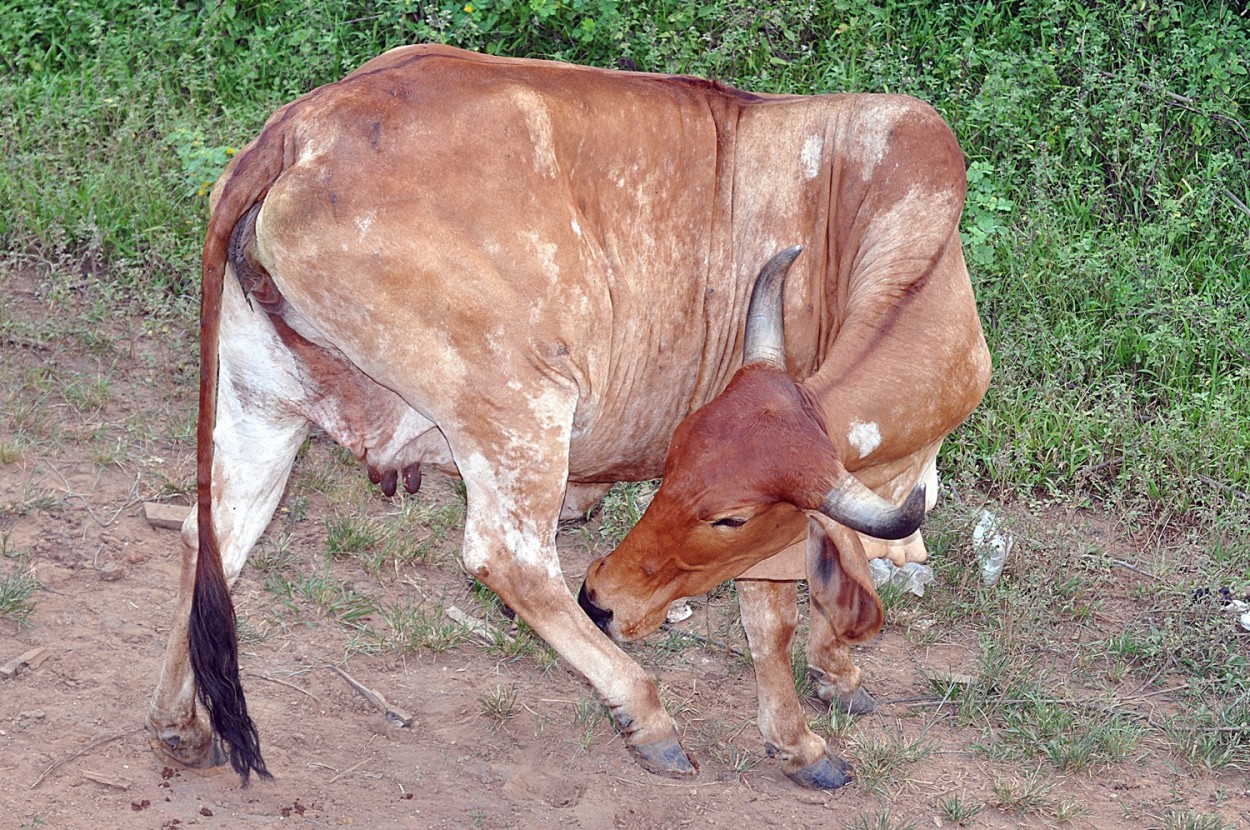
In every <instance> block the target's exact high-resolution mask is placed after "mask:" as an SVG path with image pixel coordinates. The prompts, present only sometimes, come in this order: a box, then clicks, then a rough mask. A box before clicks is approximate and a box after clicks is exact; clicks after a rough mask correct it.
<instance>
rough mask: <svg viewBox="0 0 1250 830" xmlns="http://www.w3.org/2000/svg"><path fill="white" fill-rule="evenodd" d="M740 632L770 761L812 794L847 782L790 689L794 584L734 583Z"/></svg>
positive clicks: (846, 770) (843, 766)
mask: <svg viewBox="0 0 1250 830" xmlns="http://www.w3.org/2000/svg"><path fill="white" fill-rule="evenodd" d="M737 584H738V605H739V607H740V608H741V611H742V627H743V629H744V630H745V631H746V634H747V642H748V644H749V645H750V648H751V661H752V662H753V663H754V665H755V683H756V688H757V692H758V695H759V727H760V733H761V734H762V735H763V736H764V742H765V747H766V748H767V750H768V754H769V756H771V757H775V758H777V759H778V760H779V761H781V769H782V772H784V773H785V774H786V775H788V776H789V777H790V778H791V780H793V781H794V782H795V783H797V784H799V785H801V786H804V787H810V788H813V789H836V788H837V787H841V786H842V785H843V784H845V783H846V782H847V780H848V779H849V777H850V767H849V766H848V765H847V763H846V762H845V761H843V760H842V759H840V758H838V757H837V756H835V755H833V754H832V753H831V752H830V751H829V747H828V745H827V744H826V743H825V741H824V740H823V739H822V738H821V737H820V736H818V735H816V734H815V733H814V732H812V730H811V729H810V728H808V725H807V720H806V718H805V717H804V716H803V708H802V704H801V703H800V702H799V697H798V693H797V692H796V691H795V688H794V677H793V674H792V672H791V657H790V645H791V643H792V642H793V640H794V629H795V627H796V625H797V624H798V607H797V603H796V599H797V591H796V588H795V583H794V582H790V581H774V580H764V579H739V580H738V583H737Z"/></svg>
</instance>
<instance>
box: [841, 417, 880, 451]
mask: <svg viewBox="0 0 1250 830" xmlns="http://www.w3.org/2000/svg"><path fill="white" fill-rule="evenodd" d="M846 440H848V441H850V442H851V446H852V447H854V448H855V449H856V450H858V451H859V457H860V458H867V457H868V456H870V455H872V452H873V450H875V449H876V448H877V447H879V446H881V430H880V429H879V428H878V427H877V425H876V424H875V423H871V422H870V423H867V424H865V423H863V422H861V421H851V431H850V432H849V433H848V434H847V436H846Z"/></svg>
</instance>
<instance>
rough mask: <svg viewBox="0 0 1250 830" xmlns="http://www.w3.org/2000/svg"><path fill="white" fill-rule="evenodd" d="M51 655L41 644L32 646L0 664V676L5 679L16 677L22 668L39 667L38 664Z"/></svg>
mask: <svg viewBox="0 0 1250 830" xmlns="http://www.w3.org/2000/svg"><path fill="white" fill-rule="evenodd" d="M51 656H52V652H50V651H48V650H47V649H46V648H44V647H43V646H40V647H39V648H32V649H31V650H30V651H28V652H26V653H25V654H21V655H18V656H17V657H14V658H13V659H12V660H10V661H9V662H7V663H5V664H4V665H3V666H0V677H3V678H4V679H5V680H11V679H13V678H14V677H16V676H17V674H18V672H20V671H21V670H22V669H26V668H31V669H37V668H39V665H40V664H41V663H43V661H44V660H47V659H48V658H49V657H51Z"/></svg>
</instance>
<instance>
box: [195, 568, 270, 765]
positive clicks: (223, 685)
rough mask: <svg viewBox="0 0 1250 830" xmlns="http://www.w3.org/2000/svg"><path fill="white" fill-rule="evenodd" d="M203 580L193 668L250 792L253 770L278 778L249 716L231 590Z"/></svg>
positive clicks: (233, 762) (198, 584)
mask: <svg viewBox="0 0 1250 830" xmlns="http://www.w3.org/2000/svg"><path fill="white" fill-rule="evenodd" d="M218 573H220V571H219V572H218ZM200 577H201V578H199V579H197V580H196V583H195V594H194V596H193V598H192V600H191V626H190V633H189V637H188V641H189V646H190V651H191V668H192V670H193V671H194V672H195V682H196V685H197V687H198V689H199V698H200V700H201V701H202V702H203V703H204V708H205V709H207V710H208V717H209V720H210V722H211V723H212V725H213V731H214V732H216V733H217V736H218V737H219V738H221V740H222V742H223V743H224V744H225V746H226V749H227V750H228V751H229V753H230V765H231V766H232V767H234V769H235V772H237V773H238V774H239V776H240V777H241V778H242V779H243V786H245V787H246V786H247V784H248V779H249V778H250V776H251V773H252V772H253V771H254V772H255V773H256V774H257V775H259V776H260V777H261V778H272V777H273V776H272V775H270V773H269V770H268V769H266V768H265V760H264V758H262V757H261V754H260V733H259V732H257V731H256V724H255V723H253V722H252V719H251V717H249V716H248V714H247V701H246V700H245V699H244V696H243V684H242V683H241V682H240V680H239V646H238V639H237V634H236V630H235V617H234V606H233V604H232V603H231V601H230V590H229V588H227V587H226V584H225V580H224V579H222V578H219V579H216V580H214V579H211V578H210V579H204V578H203V577H204V574H200Z"/></svg>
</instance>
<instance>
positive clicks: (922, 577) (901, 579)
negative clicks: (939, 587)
mask: <svg viewBox="0 0 1250 830" xmlns="http://www.w3.org/2000/svg"><path fill="white" fill-rule="evenodd" d="M868 571H869V573H871V574H872V582H873V584H874V585H876V586H877V587H880V586H882V585H885V584H886V583H892V584H894V585H901V586H903V590H904V591H911V592H912V593H913V594H915V595H916V596H918V597H922V596H924V590H925V586H927V585H928V584H929V583H931V582H933V569H932V568H930V567H929V566H928V565H922V564H921V563H919V562H908V563H907V564H905V565H903V567H901V568H900V567H898V566H897V565H895V564H894V563H893V562H891V561H890V560H889V559H869V560H868Z"/></svg>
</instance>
